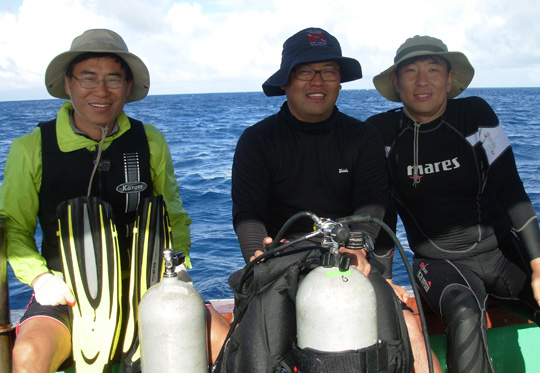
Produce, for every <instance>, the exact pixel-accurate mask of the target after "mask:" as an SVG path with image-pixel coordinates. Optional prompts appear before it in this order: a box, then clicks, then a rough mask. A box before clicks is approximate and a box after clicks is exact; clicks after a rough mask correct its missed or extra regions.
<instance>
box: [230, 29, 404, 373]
mask: <svg viewBox="0 0 540 373" xmlns="http://www.w3.org/2000/svg"><path fill="white" fill-rule="evenodd" d="M361 77H362V70H361V67H360V64H359V63H358V61H357V60H355V59H353V58H348V57H343V56H342V53H341V47H340V45H339V42H338V40H337V39H336V38H335V37H334V36H332V35H331V34H329V33H328V32H326V31H325V30H323V29H320V28H308V29H304V30H302V31H299V32H298V33H296V34H294V35H293V36H291V37H290V38H289V39H287V40H286V41H285V43H284V45H283V53H282V60H281V67H280V69H279V70H278V71H277V72H276V73H275V74H273V75H272V76H271V77H270V78H269V79H268V80H267V81H266V82H265V83H264V84H263V85H262V88H263V91H264V93H265V94H266V95H267V96H282V95H284V96H286V99H287V100H286V101H285V102H284V103H283V105H282V106H281V109H280V111H279V112H278V113H277V114H274V115H272V116H270V117H268V118H266V119H263V120H262V121H260V122H259V123H257V124H255V125H253V126H251V127H249V128H247V129H246V130H245V131H244V133H243V134H242V136H241V137H240V139H239V140H238V143H237V147H236V151H235V155H234V160H233V167H232V193H231V194H232V200H233V211H232V213H233V225H234V228H235V231H236V234H237V236H238V240H239V243H240V247H241V250H242V254H243V256H244V260H245V261H246V263H249V262H250V261H251V260H254V258H255V256H257V255H259V254H261V253H262V252H261V250H262V247H263V241H264V242H265V243H266V244H268V243H270V242H271V241H272V239H271V237H275V236H276V234H277V233H278V231H279V230H280V228H281V227H282V226H283V225H284V223H285V222H286V221H287V220H288V219H289V218H291V217H292V216H293V215H295V214H297V213H299V212H301V211H311V212H313V213H315V214H316V215H317V216H321V217H325V218H329V219H337V218H340V217H345V216H350V215H353V214H360V215H361V214H366V215H371V216H373V217H377V218H382V216H383V215H384V210H385V207H386V204H387V201H388V194H387V176H386V170H385V167H386V166H385V157H384V148H383V144H382V140H381V138H380V134H379V133H378V132H377V130H376V129H375V128H373V127H372V126H370V125H366V124H365V123H363V122H361V121H359V120H357V119H354V118H352V117H350V116H347V115H346V114H343V113H342V112H340V111H339V110H338V108H337V107H336V101H337V99H338V95H339V91H340V89H341V83H344V82H348V81H353V80H356V79H360V78H361ZM312 230H313V222H312V221H310V219H300V220H297V221H296V222H295V223H293V224H292V225H291V226H290V227H289V229H288V231H287V232H286V233H285V236H284V237H286V238H287V239H292V238H296V237H299V236H301V235H304V234H306V233H308V232H310V231H312ZM351 230H352V235H354V236H358V237H360V236H362V237H365V240H366V241H369V240H370V239H371V240H375V238H376V237H377V234H378V231H379V227H378V226H377V225H376V224H372V223H361V224H355V225H353V226H352V227H351ZM340 252H347V253H349V254H350V255H351V257H352V263H354V265H355V266H357V268H358V269H359V270H360V271H362V272H363V273H364V274H365V275H368V278H369V279H370V280H371V282H372V284H373V285H374V287H375V289H376V292H377V302H378V304H377V313H378V330H379V337H380V339H382V340H383V341H386V342H390V341H394V342H396V343H395V345H394V346H393V347H396V346H397V348H396V349H395V350H389V351H390V352H389V355H390V356H389V361H392V363H391V364H393V367H394V368H397V369H405V370H403V371H407V369H408V370H410V366H408V364H409V363H410V362H411V360H412V359H411V357H410V355H409V353H410V349H409V346H408V338H407V335H406V334H407V333H406V330H405V331H403V329H401V328H400V321H401V322H402V321H403V320H402V315H401V309H400V308H399V306H398V305H397V304H396V302H395V297H394V296H393V292H392V289H391V288H390V287H389V286H388V284H387V283H386V281H384V279H383V278H382V277H381V276H380V274H379V273H378V272H377V270H376V269H374V268H371V266H370V264H369V262H368V259H367V258H368V257H369V254H370V250H369V248H368V247H366V246H364V247H363V249H357V250H353V249H349V248H346V247H342V248H341V249H340ZM358 312H362V310H359V311H358ZM364 312H373V310H365V311H364ZM339 317H346V315H339ZM246 318H247V317H246ZM241 326H242V324H240V325H239V327H241ZM401 326H402V324H401ZM283 332H287V330H284V331H283ZM351 332H352V333H354V332H355V329H354V325H352V326H351ZM251 335H253V333H252V334H251ZM256 339H257V338H256V337H253V341H255V342H253V343H251V342H250V345H249V346H248V347H243V348H241V349H240V350H242V351H251V352H250V353H248V354H246V356H245V358H243V359H242V362H243V363H244V364H245V365H244V368H245V369H247V370H249V369H251V368H252V366H250V365H249V359H250V356H253V357H257V356H259V355H258V352H257V350H256V347H253V345H254V344H255V345H256ZM405 346H406V347H405ZM283 352H284V353H285V354H286V353H287V352H288V346H285V347H284V349H283ZM254 363H259V361H255V362H254ZM245 369H244V370H245ZM269 369H270V368H269ZM269 369H267V370H269ZM389 371H392V370H391V369H390V370H389ZM399 371H401V370H399Z"/></svg>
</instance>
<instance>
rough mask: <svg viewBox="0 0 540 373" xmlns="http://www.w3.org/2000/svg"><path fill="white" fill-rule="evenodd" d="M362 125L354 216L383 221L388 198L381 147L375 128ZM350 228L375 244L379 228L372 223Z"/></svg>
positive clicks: (383, 154)
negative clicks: (364, 216)
mask: <svg viewBox="0 0 540 373" xmlns="http://www.w3.org/2000/svg"><path fill="white" fill-rule="evenodd" d="M362 126H363V127H364V133H363V135H362V138H361V139H360V141H359V143H358V144H357V146H359V147H360V148H361V153H360V154H359V156H358V159H357V164H356V169H355V180H354V185H355V187H354V205H355V206H356V208H355V212H354V213H355V214H357V215H370V216H372V217H374V218H377V219H382V218H383V217H384V211H385V209H386V205H387V204H388V199H389V194H388V179H387V171H386V156H385V152H384V144H383V141H382V137H381V134H380V133H379V132H378V131H377V129H376V128H375V127H373V126H372V125H370V124H366V123H363V124H362ZM352 229H353V230H354V231H362V232H364V233H367V234H368V235H369V236H370V237H371V239H372V240H373V241H374V242H375V241H376V239H377V235H378V233H379V229H380V227H379V225H377V224H374V223H363V224H355V225H353V227H352Z"/></svg>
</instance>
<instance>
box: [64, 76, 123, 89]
mask: <svg viewBox="0 0 540 373" xmlns="http://www.w3.org/2000/svg"><path fill="white" fill-rule="evenodd" d="M72 78H73V79H75V80H76V81H78V82H79V84H80V85H81V87H83V88H85V89H94V88H97V87H98V85H99V82H103V84H105V87H107V88H110V89H117V88H122V85H123V84H124V81H125V79H120V78H117V77H110V78H105V79H98V78H92V77H84V78H81V79H78V78H76V77H74V76H73V77H72Z"/></svg>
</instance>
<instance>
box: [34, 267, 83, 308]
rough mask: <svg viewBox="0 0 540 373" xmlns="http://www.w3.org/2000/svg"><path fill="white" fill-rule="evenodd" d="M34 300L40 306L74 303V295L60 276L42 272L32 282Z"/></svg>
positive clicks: (72, 304) (71, 304)
mask: <svg viewBox="0 0 540 373" xmlns="http://www.w3.org/2000/svg"><path fill="white" fill-rule="evenodd" d="M32 285H33V287H34V294H35V296H36V301H37V302H38V303H39V304H41V305H42V306H60V305H65V304H69V305H70V306H71V307H73V306H74V305H75V297H74V296H73V294H72V293H71V290H70V289H69V287H68V286H67V284H66V283H65V282H64V279H63V278H62V276H59V275H53V274H52V273H43V274H41V275H39V276H38V277H36V279H35V280H34V281H33V283H32Z"/></svg>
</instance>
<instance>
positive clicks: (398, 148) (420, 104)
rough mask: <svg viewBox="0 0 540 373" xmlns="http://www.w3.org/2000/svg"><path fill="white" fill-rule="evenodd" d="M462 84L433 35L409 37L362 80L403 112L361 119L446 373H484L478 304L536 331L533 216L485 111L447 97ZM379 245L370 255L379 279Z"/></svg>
mask: <svg viewBox="0 0 540 373" xmlns="http://www.w3.org/2000/svg"><path fill="white" fill-rule="evenodd" d="M473 76H474V69H473V67H472V65H471V63H470V62H469V60H468V59H467V57H466V56H465V55H464V54H463V53H461V52H454V51H449V50H448V48H447V46H446V45H445V44H444V43H443V42H442V41H441V40H439V39H437V38H434V37H430V36H418V35H417V36H414V37H412V38H409V39H407V40H406V41H405V42H404V43H403V44H402V45H401V46H400V47H399V49H398V50H397V52H396V56H395V58H394V63H393V64H392V65H391V66H390V67H389V68H387V69H386V70H384V71H383V72H382V73H380V74H379V75H377V76H375V77H374V78H373V83H374V85H375V87H376V88H377V90H378V91H379V93H380V94H381V95H382V96H383V97H385V98H387V99H388V100H390V101H394V102H402V103H403V107H401V108H398V109H395V110H391V111H389V112H386V113H382V114H378V115H375V116H373V117H371V118H369V119H368V123H373V124H374V125H375V126H376V127H377V128H378V129H379V130H380V131H381V133H382V135H383V138H384V143H385V146H386V149H387V159H388V161H387V162H388V174H389V175H390V176H389V177H390V189H391V194H392V196H393V198H392V202H393V203H392V204H391V205H390V206H389V208H388V209H387V212H386V217H385V220H387V221H388V222H389V225H394V226H395V223H396V218H397V217H396V210H397V213H399V216H400V218H401V220H402V222H403V225H404V227H405V230H406V232H407V239H408V241H409V246H410V248H411V250H412V251H413V252H414V257H413V271H414V272H415V277H416V280H417V285H418V288H419V290H420V293H421V294H422V296H423V297H424V299H426V300H427V302H428V303H429V305H430V306H431V307H432V308H433V310H434V311H435V312H436V313H437V314H438V315H439V316H440V318H441V319H442V320H443V322H444V325H445V337H446V342H447V343H446V346H447V356H446V358H447V359H446V361H447V365H448V371H449V372H493V371H494V364H493V362H492V360H491V358H490V356H489V352H488V343H487V319H486V303H487V299H488V296H490V297H491V298H493V299H495V300H496V301H497V302H498V303H500V304H501V305H503V306H504V307H506V308H508V309H509V310H510V311H512V312H514V313H516V314H518V315H519V316H522V317H526V318H528V319H529V320H533V321H535V322H536V323H537V324H539V325H540V307H539V304H540V230H539V228H538V217H537V216H536V212H535V211H534V207H533V205H532V203H531V201H530V199H529V197H528V196H527V193H526V191H525V189H524V188H523V183H522V181H521V179H520V177H519V174H518V170H517V167H516V163H515V159H514V154H513V151H512V147H511V145H510V141H509V139H508V137H507V135H506V133H505V130H504V128H503V126H502V124H501V123H500V122H499V119H498V118H497V115H496V114H495V112H494V111H493V109H492V108H491V107H490V105H489V104H488V103H486V102H485V101H484V100H483V99H481V98H480V97H475V96H472V97H465V98H460V99H455V97H456V96H458V95H459V94H461V93H462V92H463V91H464V90H465V89H466V88H467V86H468V85H469V83H470V82H471V81H472V78H473ZM394 206H395V208H394ZM390 222H392V223H390ZM386 238H387V237H386V236H385V235H381V236H380V237H379V241H378V243H377V247H376V252H377V254H378V255H377V257H378V258H379V259H380V260H384V261H385V262H386V266H385V267H386V268H387V271H385V273H384V275H385V276H388V277H389V278H391V273H392V267H391V258H392V256H393V244H388V243H389V242H387V240H386Z"/></svg>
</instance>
